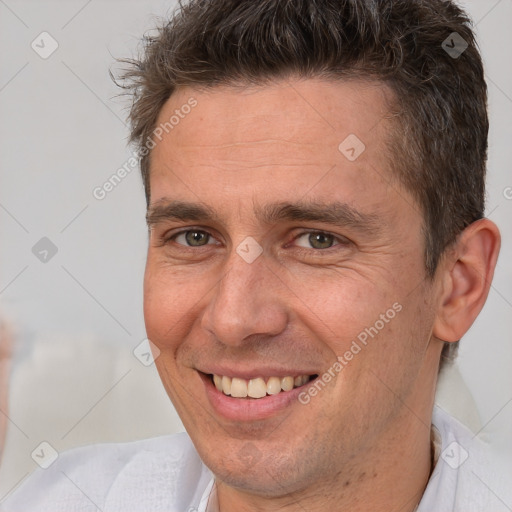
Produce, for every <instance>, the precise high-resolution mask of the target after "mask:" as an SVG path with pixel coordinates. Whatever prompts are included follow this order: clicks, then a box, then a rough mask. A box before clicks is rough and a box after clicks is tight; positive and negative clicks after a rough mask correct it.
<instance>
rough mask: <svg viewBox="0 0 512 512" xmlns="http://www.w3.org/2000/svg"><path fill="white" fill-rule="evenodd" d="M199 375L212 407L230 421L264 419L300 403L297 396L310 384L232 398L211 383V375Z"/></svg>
mask: <svg viewBox="0 0 512 512" xmlns="http://www.w3.org/2000/svg"><path fill="white" fill-rule="evenodd" d="M199 375H200V376H201V380H202V381H203V383H204V386H205V389H206V396H207V397H208V400H209V402H210V404H211V406H212V407H213V409H214V410H215V411H216V412H217V414H219V415H220V416H223V417H224V418H226V419H228V420H232V421H255V420H264V419H267V418H271V417H272V416H275V415H276V414H278V413H279V412H281V411H283V410H285V409H288V408H289V407H290V406H292V405H293V404H298V405H301V404H300V402H299V399H298V397H299V395H300V393H301V392H302V391H303V390H304V389H305V388H306V387H307V386H308V384H310V383H309V382H308V383H306V384H304V385H302V386H299V387H298V388H293V389H291V390H290V391H281V392H280V393H277V394H276V395H267V396H265V397H263V398H233V397H232V396H227V395H225V394H224V393H221V392H220V391H219V390H218V389H217V388H216V387H215V385H214V384H213V382H212V379H211V376H209V375H206V374H204V373H199Z"/></svg>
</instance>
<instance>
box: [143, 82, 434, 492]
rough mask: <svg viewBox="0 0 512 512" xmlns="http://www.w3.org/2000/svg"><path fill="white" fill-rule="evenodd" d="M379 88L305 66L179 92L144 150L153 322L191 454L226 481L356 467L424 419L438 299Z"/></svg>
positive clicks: (310, 480) (267, 480) (308, 476)
mask: <svg viewBox="0 0 512 512" xmlns="http://www.w3.org/2000/svg"><path fill="white" fill-rule="evenodd" d="M386 94H389V92H388V91H387V90H386V89H385V88H384V86H379V85H378V84H373V85H369V84H365V83H363V82H337V83H328V82H326V81H321V80H312V79H310V80H303V81H298V80H297V81H290V82H284V81H283V82H276V83H274V84H272V85H266V86H261V87H254V88H251V89H243V88H228V87H217V88H213V89H211V90H209V91H198V90H194V89H189V88H184V89H182V90H180V91H179V92H177V93H176V94H174V95H173V96H172V97H171V98H170V99H169V101H168V102H167V104H166V105H165V106H164V108H163V109H162V111H161V113H160V118H159V123H165V122H167V121H169V119H170V118H171V116H173V115H175V116H176V115H177V114H180V115H179V116H178V117H179V122H176V118H175V119H174V120H173V122H172V129H169V125H167V127H168V129H167V131H168V133H167V134H165V132H164V136H163V137H162V140H161V142H159V143H158V144H157V146H156V147H155V149H154V150H153V152H152V156H151V178H150V180H151V181H150V184H151V205H150V210H149V221H150V225H151V236H150V243H149V250H148V260H147V267H146V275H145V286H144V295H145V301H144V308H145V319H146V327H147V333H148V337H149V339H150V340H151V341H152V342H153V343H154V344H155V345H156V346H157V347H158V349H159V350H160V355H159V357H158V358H157V360H156V365H157V368H158V371H159V373H160V376H161V378H162V382H163V384H164V386H165V388H166V390H167V392H168V394H169V396H170V397H171V399H172V401H173V403H174V405H175V407H176V409H177V411H178V413H179V414H180V416H181V419H182V421H183V423H184V425H185V427H186V429H187V431H188V433H189V434H190V436H191V438H192V440H193V442H194V444H195V445H196V447H197V449H198V451H199V453H200V455H201V457H202V458H203V460H204V461H205V462H206V463H207V465H208V466H209V467H210V468H211V469H212V470H213V472H214V473H215V474H216V475H217V476H218V477H219V478H220V479H221V480H222V481H224V482H226V483H228V484H229V485H231V486H233V487H237V488H239V489H245V490H248V491H251V492H254V493H260V494H266V495H268V496H273V495H276V496H277V495H280V494H283V493H285V492H291V491H297V490H300V489H304V488H306V487H307V486H309V485H314V483H315V481H317V480H318V479H323V480H324V481H325V480H327V479H329V478H334V476H335V475H336V474H338V473H339V471H340V470H341V469H343V470H344V471H346V470H347V468H350V467H352V468H354V469H353V471H359V472H360V478H363V476H361V475H362V474H363V471H362V468H365V467H366V466H365V464H367V463H366V462H365V461H371V460H375V459H376V458H378V457H384V456H385V454H383V453H382V446H383V443H386V442H389V443H391V442H392V440H393V442H396V437H397V435H399V434H400V431H401V430H403V431H408V430H410V428H409V427H410V426H411V425H412V426H413V428H414V429H416V428H417V427H418V425H419V423H418V422H421V418H422V417H423V416H427V417H429V414H430V413H429V409H430V408H431V405H432V394H433V386H434V382H435V375H436V370H437V363H438V358H439V353H440V350H441V345H440V343H439V342H432V343H431V330H432V324H433V320H434V318H435V307H436V296H437V295H438V294H437V292H436V290H437V287H436V284H435V281H434V283H433V284H432V283H431V282H430V281H428V280H427V279H426V277H425V266H424V238H423V234H422V215H421V213H420V209H419V207H418V206H417V205H416V203H415V201H414V200H413V199H412V196H411V194H409V193H408V192H406V191H405V190H404V189H403V188H401V187H400V185H399V184H398V182H397V180H395V179H394V178H393V175H392V172H391V170H390V168H391V163H390V158H391V157H390V155H389V151H388V149H387V146H386V145H387V144H388V142H389V140H390V136H391V132H390V131H391V122H390V121H389V119H385V117H386V116H387V107H386V105H387V104H386V101H385V97H386ZM191 98H194V100H195V101H197V105H196V106H194V107H193V108H186V107H185V108H184V107H183V105H186V104H187V102H188V103H189V104H191V101H192V103H194V100H191ZM194 104H195V103H194ZM176 110H178V113H176ZM187 112H188V113H187ZM351 134H352V135H351ZM354 135H355V137H354ZM347 137H348V139H347ZM356 137H357V138H356ZM361 143H362V144H364V146H365V147H363V145H362V144H361ZM178 202H180V203H190V206H192V208H183V204H181V205H179V204H178ZM199 209H201V210H204V213H208V212H209V213H210V214H211V215H203V213H202V212H201V211H199ZM350 354H352V356H351V355H350ZM336 363H338V364H336ZM213 375H217V376H219V377H218V380H219V379H220V378H221V377H229V378H230V379H234V378H236V379H237V380H236V381H235V382H232V386H233V388H232V391H231V392H232V394H241V395H243V394H244V393H245V387H246V386H247V384H248V383H249V381H250V380H251V379H253V382H252V383H249V393H250V394H253V395H258V394H262V389H263V393H264V392H265V388H264V386H265V385H268V384H269V381H270V386H268V389H267V391H271V392H272V393H273V392H275V391H278V390H279V383H281V384H282V388H283V387H284V388H285V390H281V391H280V392H279V393H277V394H267V395H266V396H265V397H262V398H251V397H233V396H227V395H226V394H224V393H223V392H221V391H219V390H218V389H217V388H216V386H215V384H214V382H213ZM327 375H330V377H329V376H327ZM303 376H304V378H303V379H301V377H303ZM287 377H288V378H287ZM290 377H291V378H293V379H295V378H296V377H299V379H295V380H294V385H295V386H296V387H295V388H294V389H291V390H286V389H288V388H289V386H290V382H292V381H291V380H290ZM230 379H226V378H224V385H225V386H227V385H228V383H229V380H230ZM238 379H241V380H238ZM258 379H262V380H258ZM304 379H313V380H311V381H310V382H307V383H305V384H302V380H304ZM319 381H322V382H321V383H320V382H319ZM315 383H316V387H315V389H316V392H315V391H314V390H313V391H312V389H313V386H314V385H315ZM262 386H263V388H262ZM225 389H226V390H229V387H228V388H225ZM421 428H424V429H428V427H426V426H423V425H421ZM372 457H373V459H372ZM364 474H365V475H366V476H365V478H368V477H371V467H370V466H368V472H367V471H366V470H365V471H364Z"/></svg>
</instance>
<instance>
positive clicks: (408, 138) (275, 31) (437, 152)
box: [118, 0, 488, 358]
mask: <svg viewBox="0 0 512 512" xmlns="http://www.w3.org/2000/svg"><path fill="white" fill-rule="evenodd" d="M466 45H467V48H465V46H466ZM123 62H125V63H128V64H129V65H130V67H129V68H128V69H127V70H125V71H124V72H123V73H122V74H121V76H120V81H118V83H119V84H120V85H121V86H122V87H123V88H125V89H128V91H129V92H130V93H132V94H133V103H132V107H131V111H130V122H131V137H130V141H131V142H132V143H135V145H136V146H137V148H138V150H141V149H143V148H144V146H145V144H146V141H147V140H149V139H150V138H151V136H152V133H153V130H154V129H155V127H156V122H157V118H158V115H159V113H160V111H161V109H162V107H163V105H164V104H165V103H166V101H167V100H168V99H169V97H170V96H171V95H172V94H173V92H174V91H175V90H176V88H177V87H181V86H192V87H194V86H196V87H215V86H216V85H226V84H235V83H237V84H244V83H247V84H264V83H265V82H267V81H269V80H273V79H279V78H286V77H290V76H298V77H303V78H308V77H325V78H328V79H340V80H341V79H344V78H360V79H369V80H379V81H382V82H384V83H386V84H388V86H389V87H390V89H391V90H392V91H393V92H394V106H393V108H394V110H395V116H394V117H395V119H396V130H395V133H394V134H393V137H392V138H393V141H392V143H391V145H392V149H393V154H394V159H393V160H394V162H392V167H393V171H394V172H395V174H396V176H397V177H398V179H399V181H400V182H401V183H402V184H403V185H404V186H405V188H406V189H407V190H409V191H410V193H411V194H412V195H413V197H414V198H415V199H416V200H417V203H418V204H419V206H420V208H421V210H422V213H423V215H424V236H425V267H426V273H427V275H428V276H429V277H432V276H433V275H434V273H435V270H436V268H437V264H438V262H439V258H440V257H441V255H442V253H443V251H444V250H445V249H446V248H447V247H448V246H449V245H450V244H451V243H453V242H454V241H455V239H456V238H457V236H458V234H459V233H460V232H461V231H462V230H463V229H464V228H466V227H467V226H468V225H469V224H471V223H472V222H474V221H475V220H478V219H480V218H482V217H483V214H484V188H485V168H486V157H487V133H488V118H487V87H486V84H485V80H484V72H483V65H482V61H481V57H480V54H479V51H478V48H477V45H476V42H475V37H474V34H473V31H472V29H471V22H470V20H469V18H468V16H467V15H466V13H465V12H464V11H463V10H462V9H461V8H460V7H458V6H457V5H455V4H454V3H453V2H452V1H445V0H389V1H381V0H191V1H189V2H186V3H180V7H179V9H178V10H177V11H176V13H175V14H174V16H172V18H171V19H170V20H169V21H168V22H165V23H164V24H163V25H162V26H161V27H160V28H159V29H158V31H157V34H156V35H154V36H152V37H146V38H145V39H144V48H143V52H142V56H141V58H139V59H137V60H123ZM146 152H147V149H146ZM149 168H150V154H145V155H144V156H142V158H141V172H142V177H143V180H144V186H145V190H146V199H147V202H148V204H149V198H150V187H149V170H150V169H149ZM456 348H457V345H456V344H453V343H450V344H446V346H445V350H444V351H443V356H444V357H445V358H450V356H453V355H454V354H455V351H456ZM450 352H453V353H452V354H450Z"/></svg>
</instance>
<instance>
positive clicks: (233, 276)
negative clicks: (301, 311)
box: [201, 251, 288, 346]
mask: <svg viewBox="0 0 512 512" xmlns="http://www.w3.org/2000/svg"><path fill="white" fill-rule="evenodd" d="M226 263H227V264H226V266H225V267H224V268H225V269H226V271H225V273H224V276H223V277H222V279H221V280H220V282H219V283H218V284H217V287H216V288H215V289H214V290H213V295H212V297H211V300H210V302H209V303H208V304H207V306H206V308H205V310H204V312H203V316H202V320H201V326H202V328H204V329H206V330H207V331H209V332H210V333H212V334H213V335H214V336H215V338H216V339H217V340H218V341H220V342H221V343H223V344H225V345H231V346H239V345H242V344H244V340H246V339H247V338H249V337H252V336H253V335H262V336H269V337H271V336H277V335H278V334H280V333H281V332H282V331H284V330H285V328H286V325H287V321H288V314H287V311H286V305H285V303H284V301H283V298H284V297H283V284H282V282H281V280H280V279H279V278H278V277H277V276H276V274H275V272H276V271H275V270H272V269H271V268H270V267H269V264H268V262H267V261H266V258H265V256H264V254H262V255H261V256H260V257H259V258H258V259H256V260H255V261H253V262H252V263H248V262H247V261H245V260H244V259H243V258H241V257H240V256H239V255H238V254H237V253H236V252H235V251H233V254H232V255H231V257H230V258H229V260H228V261H227V262H226Z"/></svg>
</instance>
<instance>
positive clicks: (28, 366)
mask: <svg viewBox="0 0 512 512" xmlns="http://www.w3.org/2000/svg"><path fill="white" fill-rule="evenodd" d="M461 3H462V5H464V6H465V7H466V8H467V10H468V11H469V13H470V14H471V16H472V17H473V19H474V21H475V23H476V30H477V34H478V38H479V42H480V48H481V50H482V53H483V56H484V60H485V63H486V73H487V80H488V86H489V95H490V116H491V131H490V150H489V176H488V201H487V216H488V217H490V218H491V219H492V220H493V221H495V222H496V223H497V224H498V226H499V227H500V228H501V230H502V234H503V247H502V252H501V256H500V259H499V262H498V268H497V272H496V276H495V280H494V283H493V287H492V289H491V292H490V295H489V299H488V301H487V304H486V306H485V309H484V311H483V313H482V314H481V315H480V317H479V318H478V319H477V321H476V323H475V324H474V326H473V327H472V329H471V330H470V332H469V333H468V334H467V336H466V337H465V338H464V340H463V342H462V343H461V347H460V352H459V357H458V361H457V364H456V365H455V366H454V367H453V368H451V369H450V370H449V371H447V372H446V373H445V374H444V375H443V376H442V380H441V383H440V389H439V393H438V402H439V404H440V405H441V406H442V407H443V408H445V409H447V410H448V411H450V412H451V413H452V414H454V415H455V416H456V417H458V418H459V419H461V420H462V421H463V422H465V423H467V424H468V425H469V426H470V427H471V428H472V429H473V432H474V433H475V434H477V435H478V436H479V437H481V438H482V439H483V440H485V441H488V442H490V443H491V444H492V446H493V448H494V449H495V451H496V453H497V454H499V455H497V457H499V459H500V463H503V464H506V463H508V464H510V461H511V460H512V437H511V433H510V425H512V371H511V370H510V369H511V368H512V343H511V337H512V335H511V332H512V265H511V263H510V262H511V261H512V237H511V226H512V173H511V165H512V144H511V141H512V123H511V120H512V59H511V57H510V48H512V31H511V30H510V23H511V21H512V0H499V1H489V0H472V1H464V2H461ZM174 5H175V2H174V1H169V0H168V1H163V0H145V1H144V2H141V1H140V0H139V1H135V0H123V1H116V0H103V1H101V0H68V1H63V0H60V1H47V0H38V1H36V0H33V1H29V0H0V44H1V45H2V52H0V172H1V180H0V183H1V185H0V233H1V239H0V240H1V243H0V260H1V266H0V317H1V318H2V319H3V320H4V322H6V323H7V324H8V325H9V328H10V331H11V332H12V337H13V339H14V346H13V348H12V351H13V354H12V364H11V371H10V388H9V402H10V404H9V407H10V408H9V413H8V417H7V418H6V419H7V437H6V443H5V449H4V453H3V461H2V465H1V469H0V502H1V501H2V500H3V499H4V498H5V497H6V496H7V495H8V494H10V493H11V492H12V491H13V490H14V489H15V488H16V487H17V486H18V485H19V484H20V483H21V482H22V481H23V480H24V479H25V478H27V476H28V475H29V474H30V473H31V472H32V471H33V470H34V469H35V468H37V467H38V465H44V464H45V462H48V461H50V460H51V457H53V456H56V454H57V453H58V452H61V451H62V450H65V449H68V448H72V447H75V446H79V445H83V444H88V443H94V442H110V441H129V440H135V439H140V438H144V437H149V436H157V435H163V434H168V433H172V432H176V431H179V430H182V425H181V422H180V421H179V418H178V417H177V415H176V413H175V412H174V409H173V407H172V405H171V403H170V401H169V400H168V398H167V396H166V394H165V392H164V390H163V387H162V385H161V384H160V380H159V378H158V375H157V373H156V370H155V367H154V365H153V364H151V358H150V357H149V355H148V348H147V342H146V341H145V338H146V335H145V331H144V322H143V315H142V278H143V271H144V262H145V249H146V243H147V235H146V230H145V222H144V214H145V201H144V194H143V188H142V183H141V179H140V176H139V173H138V169H137V168H134V167H130V165H129V163H128V161H129V159H130V157H131V155H132V153H131V151H130V149H129V148H128V147H127V145H126V140H127V136H128V128H127V126H126V124H125V119H126V113H127V110H126V107H127V106H128V103H127V100H126V99H122V98H118V97H116V95H118V94H119V90H118V89H117V88H116V87H115V85H114V84H113V83H112V81H111V80H110V78H109V74H108V70H109V68H110V67H111V66H113V65H114V60H115V58H118V57H130V56H132V55H134V54H135V52H136V48H137V45H138V42H139V40H140V38H141V36H142V35H143V34H144V33H145V32H146V31H147V30H149V29H151V28H152V27H153V26H154V25H155V23H156V21H157V19H158V18H159V17H161V16H165V15H166V14H168V13H169V12H170V11H172V9H173V7H174ZM113 69H118V68H116V67H114V68H113ZM123 166H124V168H125V170H127V171H129V172H127V173H126V177H124V178H123V179H122V180H121V181H120V182H119V183H118V184H117V186H116V187H113V188H112V190H110V191H109V192H108V193H106V194H99V193H98V191H97V189H98V187H102V185H103V184H104V183H105V182H106V181H107V180H108V179H109V178H110V177H111V176H112V174H114V173H115V172H116V171H117V170H118V169H119V168H122V167H123ZM95 190H96V193H95ZM98 197H99V198H98ZM5 368H6V366H5V367H4V365H1V366H0V370H1V371H3V372H4V377H5V372H6V369H5ZM1 377H2V375H0V383H1V382H3V379H2V378H1ZM0 391H1V390H0ZM0 398H1V397H0ZM0 403H1V401H0ZM0 414H1V413H0ZM4 419H5V418H4ZM41 443H43V444H41ZM0 446H1V443H0Z"/></svg>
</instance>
